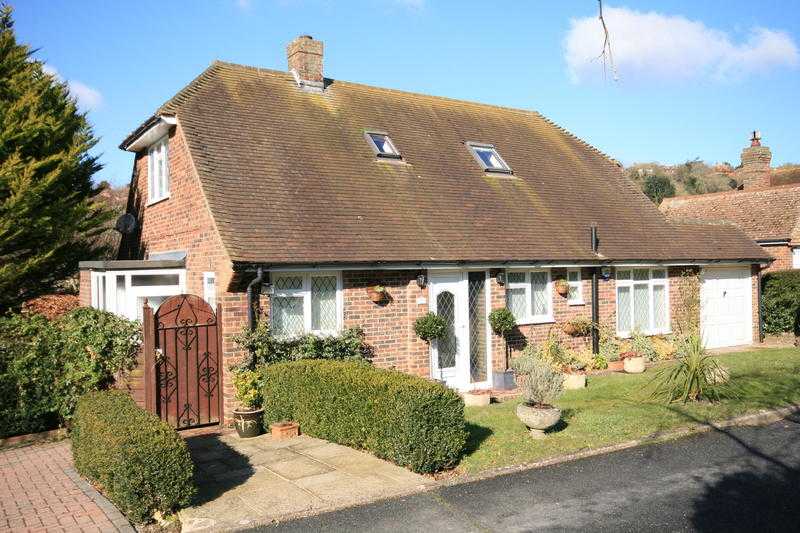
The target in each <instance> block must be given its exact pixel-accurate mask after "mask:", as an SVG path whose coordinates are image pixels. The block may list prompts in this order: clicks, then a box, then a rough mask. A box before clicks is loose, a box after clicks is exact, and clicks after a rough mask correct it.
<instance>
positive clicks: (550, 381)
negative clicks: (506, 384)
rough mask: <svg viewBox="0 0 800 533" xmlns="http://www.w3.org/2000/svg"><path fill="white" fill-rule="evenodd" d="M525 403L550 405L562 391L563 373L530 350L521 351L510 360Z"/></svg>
mask: <svg viewBox="0 0 800 533" xmlns="http://www.w3.org/2000/svg"><path fill="white" fill-rule="evenodd" d="M511 368H512V369H513V370H514V373H515V374H516V375H517V376H518V377H519V378H520V379H518V380H517V383H518V384H519V387H520V389H521V390H522V397H523V399H524V400H525V403H527V404H528V405H534V406H551V405H553V403H555V401H556V400H558V399H559V398H560V397H561V394H562V393H563V392H564V374H561V373H559V372H556V371H555V370H553V367H552V365H551V364H549V363H548V362H547V361H545V360H543V359H542V358H541V357H538V356H537V355H536V354H534V353H531V352H527V353H526V352H523V353H522V355H520V356H519V357H516V358H514V359H513V360H512V362H511Z"/></svg>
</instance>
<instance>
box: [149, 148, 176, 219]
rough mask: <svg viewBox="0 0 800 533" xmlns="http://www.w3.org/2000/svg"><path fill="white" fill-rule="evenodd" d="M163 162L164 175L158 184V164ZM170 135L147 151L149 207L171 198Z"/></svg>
mask: <svg viewBox="0 0 800 533" xmlns="http://www.w3.org/2000/svg"><path fill="white" fill-rule="evenodd" d="M158 162H162V163H163V165H164V174H163V176H161V180H160V181H159V182H158V183H157V179H156V171H155V169H156V164H157V163H158ZM169 192H170V175H169V135H165V136H163V137H161V138H160V139H159V140H157V141H156V142H154V143H153V144H151V145H150V147H149V148H148V149H147V205H150V204H154V203H156V202H160V201H162V200H166V199H167V198H169Z"/></svg>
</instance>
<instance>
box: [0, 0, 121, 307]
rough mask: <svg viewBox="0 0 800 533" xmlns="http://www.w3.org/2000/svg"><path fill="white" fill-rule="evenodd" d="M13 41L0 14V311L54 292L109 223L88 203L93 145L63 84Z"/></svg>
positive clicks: (90, 254) (89, 254)
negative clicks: (90, 152) (90, 151)
mask: <svg viewBox="0 0 800 533" xmlns="http://www.w3.org/2000/svg"><path fill="white" fill-rule="evenodd" d="M32 56H33V50H32V49H31V48H30V47H28V46H26V45H23V44H19V43H17V40H16V36H15V34H14V29H13V22H12V19H11V8H10V7H8V6H5V7H3V8H2V13H0V80H2V82H1V83H0V146H1V147H2V149H1V150H0V313H4V312H5V311H6V310H8V309H14V308H17V307H18V306H19V305H20V304H21V303H22V302H24V301H26V300H29V299H31V298H33V297H35V296H38V295H40V294H49V293H53V292H55V290H54V289H55V288H56V287H57V285H58V283H59V282H61V281H62V280H64V279H65V278H67V277H69V276H71V275H72V274H74V273H75V271H76V270H77V266H78V261H79V260H85V259H92V258H95V257H98V256H100V255H101V254H102V253H103V252H104V250H102V249H101V247H99V246H98V245H97V244H96V237H97V235H99V234H100V233H102V231H103V229H104V225H105V224H106V223H107V222H108V221H109V219H110V218H111V214H110V213H109V211H108V210H107V209H105V208H104V207H102V206H101V204H100V203H99V202H97V201H96V197H97V195H98V193H99V192H100V188H99V187H95V186H94V184H93V183H92V175H93V174H95V173H96V172H97V171H98V170H99V169H100V164H99V163H98V162H97V158H96V157H94V156H91V155H89V150H90V149H91V148H92V147H93V146H94V145H95V143H96V142H97V141H96V139H95V138H94V136H93V133H92V130H91V127H90V126H89V124H88V122H87V120H86V116H85V115H84V114H83V113H81V112H79V111H78V109H77V107H76V102H75V100H74V99H73V98H72V97H70V95H69V91H68V89H67V85H66V84H65V83H63V82H61V81H58V80H57V79H55V78H54V77H53V76H51V75H49V74H47V73H45V72H44V71H43V69H42V67H43V65H42V63H41V61H37V60H34V59H33V57H32Z"/></svg>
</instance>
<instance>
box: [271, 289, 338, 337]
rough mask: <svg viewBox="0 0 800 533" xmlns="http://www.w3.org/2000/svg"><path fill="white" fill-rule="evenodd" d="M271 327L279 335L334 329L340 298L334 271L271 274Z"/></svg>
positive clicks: (327, 331)
mask: <svg viewBox="0 0 800 533" xmlns="http://www.w3.org/2000/svg"><path fill="white" fill-rule="evenodd" d="M272 283H273V294H272V297H271V320H272V331H273V333H274V334H275V335H277V336H279V337H293V336H298V335H302V334H304V333H335V332H336V331H337V330H338V329H339V324H340V320H339V315H340V309H341V298H340V296H339V274H338V273H325V274H322V273H308V274H283V273H280V274H273V279H272Z"/></svg>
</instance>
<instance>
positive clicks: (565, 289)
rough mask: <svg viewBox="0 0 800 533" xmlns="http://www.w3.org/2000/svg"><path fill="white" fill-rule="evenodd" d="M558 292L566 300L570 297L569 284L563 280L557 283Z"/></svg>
mask: <svg viewBox="0 0 800 533" xmlns="http://www.w3.org/2000/svg"><path fill="white" fill-rule="evenodd" d="M556 292H557V293H558V295H559V296H563V297H565V298H566V297H567V295H569V283H567V281H566V280H563V279H560V280H558V281H556Z"/></svg>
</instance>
